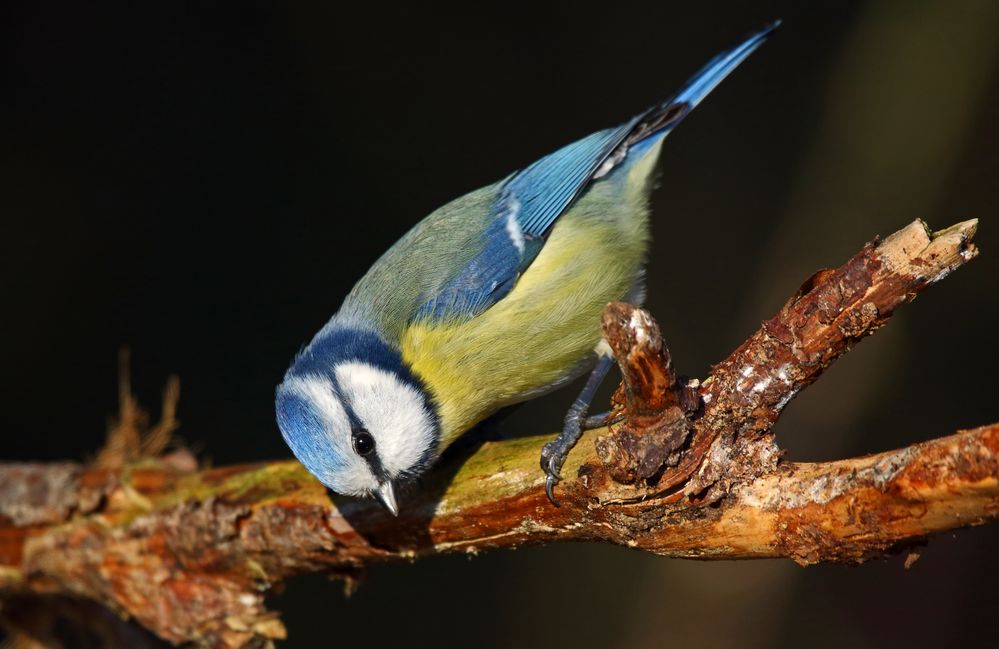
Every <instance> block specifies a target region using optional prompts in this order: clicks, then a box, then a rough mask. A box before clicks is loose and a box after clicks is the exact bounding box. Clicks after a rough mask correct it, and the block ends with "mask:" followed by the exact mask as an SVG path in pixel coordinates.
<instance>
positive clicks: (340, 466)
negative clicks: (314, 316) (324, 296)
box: [276, 350, 439, 514]
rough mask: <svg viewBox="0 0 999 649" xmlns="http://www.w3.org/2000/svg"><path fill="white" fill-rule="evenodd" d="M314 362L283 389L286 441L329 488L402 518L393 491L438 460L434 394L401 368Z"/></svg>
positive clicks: (280, 416) (292, 374)
mask: <svg viewBox="0 0 999 649" xmlns="http://www.w3.org/2000/svg"><path fill="white" fill-rule="evenodd" d="M308 353H309V350H306V354H308ZM303 356H304V355H303ZM311 360H312V359H309V358H306V359H305V362H302V363H296V365H295V366H293V367H292V369H291V370H290V371H289V372H288V375H286V376H285V379H284V382H282V383H281V385H279V386H278V389H277V398H276V410H277V421H278V426H279V427H280V428H281V434H282V435H283V436H284V439H285V441H286V442H287V443H288V446H290V447H291V450H292V452H293V453H294V454H295V457H297V458H298V460H299V461H300V462H301V463H302V464H303V465H305V468H306V469H308V470H309V472H310V473H312V474H313V475H314V476H316V477H317V478H318V479H319V481H320V482H322V483H323V484H324V485H326V486H327V487H329V488H330V489H332V490H333V491H335V492H337V493H341V494H346V495H351V496H367V497H372V496H373V497H377V498H378V499H379V500H381V501H382V503H383V504H384V505H385V507H387V508H388V510H389V511H391V512H392V513H393V514H398V512H399V509H398V505H397V504H396V496H395V491H396V485H397V484H398V483H399V482H400V481H403V480H405V479H407V478H412V477H415V476H417V475H419V474H420V473H422V472H423V471H424V470H426V468H427V467H428V466H429V465H430V464H431V462H433V460H434V459H435V458H436V457H437V450H438V440H439V432H438V425H437V418H436V415H435V411H434V406H433V403H432V401H431V399H430V398H429V395H428V394H427V392H426V390H425V389H424V388H423V387H422V386H421V385H420V383H419V382H418V381H417V380H416V379H415V378H414V377H413V376H412V375H411V374H409V373H408V372H407V371H405V370H404V369H402V368H401V366H400V368H398V369H394V368H393V367H392V365H391V364H385V363H373V362H370V361H368V360H361V359H357V358H354V359H350V360H344V361H341V362H337V363H333V364H331V365H327V366H326V367H324V368H323V371H321V372H319V371H315V370H316V369H317V367H316V363H314V362H310V361H311Z"/></svg>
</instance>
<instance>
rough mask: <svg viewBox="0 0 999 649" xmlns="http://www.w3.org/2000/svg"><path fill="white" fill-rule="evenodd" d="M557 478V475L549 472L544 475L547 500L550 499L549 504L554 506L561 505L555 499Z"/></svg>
mask: <svg viewBox="0 0 999 649" xmlns="http://www.w3.org/2000/svg"><path fill="white" fill-rule="evenodd" d="M559 479H560V478H559V477H558V476H555V475H552V474H550V473H549V474H548V475H547V476H546V477H545V493H546V494H548V500H549V501H551V504H553V505H555V506H556V507H561V505H559V503H558V501H557V500H555V485H557V484H558V481H559Z"/></svg>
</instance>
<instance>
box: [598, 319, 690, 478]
mask: <svg viewBox="0 0 999 649" xmlns="http://www.w3.org/2000/svg"><path fill="white" fill-rule="evenodd" d="M603 333H604V339H605V340H606V341H607V343H608V344H609V345H610V348H611V350H612V351H613V352H614V356H615V358H616V359H617V362H618V366H619V367H620V368H621V376H622V380H621V390H619V393H623V401H624V403H623V406H624V412H625V413H626V415H627V419H626V421H625V422H624V423H623V424H622V425H620V426H619V427H617V428H616V430H614V431H613V432H612V433H611V434H610V435H605V436H602V437H599V438H598V439H597V441H596V448H597V455H598V456H599V457H600V459H601V461H602V462H603V464H604V467H605V468H606V469H607V471H608V472H609V473H610V475H611V477H613V478H614V480H616V481H617V482H621V483H623V484H632V483H635V482H637V481H639V480H645V481H649V480H652V479H653V478H654V477H655V476H656V475H657V474H658V473H660V472H661V471H662V469H663V467H664V466H676V464H677V463H678V462H679V458H680V456H679V453H678V451H679V450H680V448H681V447H682V446H683V444H684V443H685V442H686V441H687V438H688V437H689V436H690V433H691V431H692V430H693V426H692V424H691V421H690V419H689V416H690V415H691V414H693V413H694V412H695V411H696V410H697V409H698V407H699V405H700V399H699V397H698V395H697V392H696V390H695V389H693V388H691V387H688V386H687V385H686V383H685V382H683V381H681V380H679V379H678V378H677V376H676V373H675V372H674V371H673V363H672V360H671V358H670V354H669V349H668V348H667V347H666V344H665V343H664V342H663V337H662V333H661V332H660V330H659V325H658V324H657V323H656V321H655V319H654V318H653V317H652V316H651V315H649V313H648V312H647V311H645V310H643V309H640V308H638V307H635V306H632V305H630V304H625V303H623V302H612V303H610V304H608V305H607V307H606V308H605V309H604V314H603ZM617 398H618V399H620V398H621V396H620V395H618V397H617Z"/></svg>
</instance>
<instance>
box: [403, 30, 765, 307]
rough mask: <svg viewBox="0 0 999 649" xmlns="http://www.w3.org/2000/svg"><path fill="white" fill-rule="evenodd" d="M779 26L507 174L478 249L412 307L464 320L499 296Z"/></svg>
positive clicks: (752, 38) (506, 291)
mask: <svg viewBox="0 0 999 649" xmlns="http://www.w3.org/2000/svg"><path fill="white" fill-rule="evenodd" d="M778 24H779V22H778V23H774V24H772V25H770V26H768V27H767V28H765V29H763V30H761V31H760V32H757V33H756V34H754V35H753V36H751V37H749V38H748V39H746V40H745V41H743V42H742V43H740V44H739V45H738V46H736V47H734V48H732V49H730V50H727V51H725V52H722V53H721V54H719V55H718V56H716V57H715V58H714V59H712V60H711V61H710V62H709V63H708V64H707V65H706V66H704V67H703V68H702V69H701V70H700V71H699V72H698V73H697V74H696V75H694V77H693V78H691V79H690V80H689V81H688V82H687V83H686V84H684V86H683V87H682V88H681V90H680V91H679V92H677V93H676V94H675V95H674V96H673V97H671V98H670V99H668V100H667V101H664V102H662V103H661V104H657V105H656V106H653V107H651V108H649V109H648V110H646V111H645V112H643V113H641V114H640V115H638V116H636V117H634V118H633V119H631V120H630V121H628V122H627V123H625V124H622V125H621V126H618V127H617V128H611V129H607V130H604V131H598V132H596V133H593V134H591V135H589V136H587V137H585V138H583V139H581V140H579V141H577V142H574V143H572V144H570V145H568V146H566V147H563V148H561V149H559V150H558V151H556V152H555V153H552V154H550V155H548V156H546V157H544V158H541V159H540V160H538V161H537V162H534V163H533V164H531V165H529V166H528V167H526V168H524V169H522V170H521V171H518V172H516V173H514V174H513V175H511V176H510V177H509V178H507V179H506V180H505V181H503V183H502V184H501V185H500V190H499V193H498V196H497V199H496V202H495V204H494V205H493V208H492V218H491V220H490V221H489V223H490V225H489V226H488V227H487V229H486V230H485V232H484V233H483V249H482V251H481V252H480V253H479V254H478V255H476V256H475V257H474V258H473V259H472V260H471V262H470V263H469V264H468V265H467V266H466V267H465V268H464V269H462V270H461V271H460V272H458V273H457V274H456V275H455V276H454V277H453V278H452V279H451V280H450V281H449V282H448V283H447V284H445V285H444V287H443V288H442V289H441V290H440V291H439V292H438V293H437V294H436V295H434V296H432V297H430V298H429V299H428V300H427V301H426V303H425V304H424V305H423V306H422V307H421V308H420V309H419V311H418V313H417V316H418V317H420V318H423V317H430V318H432V319H435V320H439V319H444V318H449V317H459V318H467V317H473V316H474V315H476V314H478V313H481V312H482V311H484V310H485V309H487V308H489V307H490V306H492V305H493V304H495V303H496V302H497V301H499V300H500V299H502V298H503V297H504V296H505V295H506V294H507V293H508V292H509V291H510V289H512V288H513V285H514V284H515V283H516V281H517V278H518V277H519V276H520V274H521V273H522V272H524V270H525V269H526V268H527V267H528V266H529V265H530V264H531V262H532V261H534V258H535V257H536V256H537V254H538V252H540V250H541V247H542V246H543V245H544V240H545V237H546V236H547V235H548V233H549V232H550V231H551V228H552V226H553V225H554V224H555V221H557V220H558V218H559V217H560V216H561V215H562V214H564V213H565V211H566V210H567V209H568V208H569V207H570V206H571V205H572V203H573V201H575V200H576V198H578V197H579V195H580V194H581V193H583V192H584V191H585V190H586V188H587V187H588V186H589V185H590V183H591V182H592V181H593V180H595V179H597V178H600V177H603V176H604V175H606V174H607V173H608V172H610V171H611V170H612V169H613V168H615V167H616V166H618V165H620V164H621V163H622V162H623V161H624V160H625V159H626V158H627V157H628V152H629V148H631V147H635V149H636V150H639V149H644V148H645V147H642V146H636V145H640V144H641V143H643V142H644V141H647V140H651V139H653V138H656V139H658V138H660V137H663V136H665V135H666V134H667V133H669V131H670V130H672V129H673V128H674V127H675V126H676V125H677V124H679V123H680V121H681V120H682V119H683V118H684V117H686V115H687V114H688V113H690V111H691V110H693V108H694V107H695V106H697V104H699V103H700V102H701V100H703V99H704V97H706V96H707V95H708V93H710V92H711V91H712V90H714V88H715V87H716V86H717V85H718V84H719V83H721V81H722V80H723V79H724V78H725V77H726V76H728V74H729V73H730V72H731V71H732V70H734V69H735V68H736V66H738V65H739V64H740V63H742V61H743V60H745V59H746V57H748V56H749V55H750V54H751V53H752V52H753V51H754V50H755V49H756V48H757V47H759V45H760V44H761V43H762V42H763V41H764V40H765V39H766V37H767V35H769V34H770V32H771V31H773V29H775V28H776V27H777V25H778Z"/></svg>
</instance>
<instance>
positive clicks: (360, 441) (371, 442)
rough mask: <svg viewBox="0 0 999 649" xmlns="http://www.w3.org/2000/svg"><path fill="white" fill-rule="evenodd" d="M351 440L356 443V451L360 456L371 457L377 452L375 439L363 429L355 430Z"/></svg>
mask: <svg viewBox="0 0 999 649" xmlns="http://www.w3.org/2000/svg"><path fill="white" fill-rule="evenodd" d="M351 440H352V441H353V443H354V450H355V451H357V454H358V455H369V454H370V453H371V452H372V451H373V450H375V438H374V437H372V436H371V433H369V432H368V431H366V430H364V429H363V428H359V429H357V430H355V431H354V434H353V435H352V436H351Z"/></svg>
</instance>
